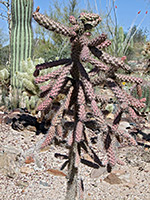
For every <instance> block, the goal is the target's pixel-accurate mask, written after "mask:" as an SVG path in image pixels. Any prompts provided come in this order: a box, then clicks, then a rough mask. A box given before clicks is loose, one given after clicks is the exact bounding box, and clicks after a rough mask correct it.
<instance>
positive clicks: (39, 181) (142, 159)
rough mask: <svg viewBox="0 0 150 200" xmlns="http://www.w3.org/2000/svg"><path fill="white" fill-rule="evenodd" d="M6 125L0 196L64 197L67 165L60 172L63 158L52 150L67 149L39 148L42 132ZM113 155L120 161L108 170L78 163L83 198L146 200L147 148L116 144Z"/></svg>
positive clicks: (149, 198) (10, 199)
mask: <svg viewBox="0 0 150 200" xmlns="http://www.w3.org/2000/svg"><path fill="white" fill-rule="evenodd" d="M8 128H9V127H7V126H5V127H3V129H2V127H1V130H0V200H45V199H48V200H64V199H65V193H66V186H67V178H66V174H67V169H66V168H65V169H64V170H63V171H61V172H60V168H61V166H62V164H63V162H64V161H63V160H60V159H58V158H56V157H55V156H54V154H55V153H62V154H66V153H67V150H66V149H64V148H63V147H59V146H54V145H51V146H50V147H48V148H47V150H45V151H43V152H40V151H38V149H39V148H38V147H39V145H40V142H41V141H42V139H43V137H44V136H43V135H42V134H40V135H35V133H34V132H30V131H22V132H18V131H15V130H12V129H9V130H8ZM83 156H84V157H86V159H87V160H88V159H89V160H90V157H88V155H86V154H85V155H83ZM117 156H118V157H119V158H120V160H122V161H123V162H124V165H118V164H116V166H115V167H114V168H113V170H112V172H111V173H107V171H106V169H105V168H99V169H93V168H91V167H88V166H86V165H83V164H80V167H79V176H80V177H81V178H82V179H83V182H84V199H85V200H150V178H149V177H150V151H149V149H148V148H144V147H140V146H138V147H124V148H119V149H118V151H117ZM62 172H63V173H62Z"/></svg>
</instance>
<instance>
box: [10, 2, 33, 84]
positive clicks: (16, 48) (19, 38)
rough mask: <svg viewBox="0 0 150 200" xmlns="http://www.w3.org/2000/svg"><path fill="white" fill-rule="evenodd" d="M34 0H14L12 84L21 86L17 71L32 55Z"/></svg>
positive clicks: (12, 6)
mask: <svg viewBox="0 0 150 200" xmlns="http://www.w3.org/2000/svg"><path fill="white" fill-rule="evenodd" d="M32 10H33V0H30V1H28V0H23V1H19V0H12V1H11V13H12V28H11V85H12V87H20V83H19V80H17V79H16V76H15V74H16V72H17V71H22V70H23V69H22V66H21V65H20V62H21V61H22V60H26V59H27V58H29V57H32V49H33V31H32V27H31V19H32Z"/></svg>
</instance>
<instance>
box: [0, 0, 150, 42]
mask: <svg viewBox="0 0 150 200" xmlns="http://www.w3.org/2000/svg"><path fill="white" fill-rule="evenodd" d="M77 1H78V2H79V3H78V7H79V8H87V0H77ZM95 1H96V2H97V6H98V12H99V14H100V12H101V11H106V5H107V2H108V1H109V0H89V2H90V4H91V7H93V9H94V7H95V6H94V5H95ZM51 2H52V1H51V0H44V1H41V0H34V10H35V9H36V7H37V6H40V12H41V13H44V11H45V10H46V11H47V12H48V11H49V5H50V4H51ZM58 2H59V4H60V6H62V2H63V1H62V0H58ZM65 2H66V5H67V1H65ZM115 5H116V6H117V8H116V13H117V19H118V24H119V25H120V26H123V28H124V30H128V29H129V27H130V25H131V24H132V22H133V21H134V19H135V18H137V19H136V22H135V24H136V25H138V24H139V23H140V22H141V20H142V19H143V18H144V21H143V23H142V24H141V28H142V29H144V28H146V27H147V29H148V31H149V32H148V34H149V35H150V1H149V4H148V0H147V1H146V0H115ZM0 7H1V5H0ZM139 11H141V12H140V14H137V13H138V12H139ZM146 11H148V13H147V14H145V12H146ZM95 12H96V11H95ZM0 28H3V30H4V32H6V33H7V23H6V22H4V21H2V20H1V19H0ZM149 38H150V37H149Z"/></svg>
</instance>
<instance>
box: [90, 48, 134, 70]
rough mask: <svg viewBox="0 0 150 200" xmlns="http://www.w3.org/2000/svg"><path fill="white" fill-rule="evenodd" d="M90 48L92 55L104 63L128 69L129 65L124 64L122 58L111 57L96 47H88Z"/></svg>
mask: <svg viewBox="0 0 150 200" xmlns="http://www.w3.org/2000/svg"><path fill="white" fill-rule="evenodd" d="M90 50H91V52H92V54H93V55H94V56H96V57H97V58H98V59H100V60H101V61H103V62H104V63H106V64H109V65H112V66H113V67H115V68H116V69H118V68H122V69H124V70H127V71H129V70H130V66H128V65H126V64H125V63H124V62H123V61H122V60H120V59H118V58H116V57H113V56H111V55H109V54H108V53H106V52H104V51H101V50H98V49H97V48H96V47H90Z"/></svg>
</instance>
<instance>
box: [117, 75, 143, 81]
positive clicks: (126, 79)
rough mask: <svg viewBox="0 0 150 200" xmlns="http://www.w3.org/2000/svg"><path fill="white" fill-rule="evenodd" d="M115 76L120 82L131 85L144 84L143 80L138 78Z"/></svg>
mask: <svg viewBox="0 0 150 200" xmlns="http://www.w3.org/2000/svg"><path fill="white" fill-rule="evenodd" d="M115 76H116V77H117V78H118V79H119V80H120V81H125V82H130V83H137V84H142V82H143V79H141V78H138V77H133V76H129V75H124V74H117V73H115Z"/></svg>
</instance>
